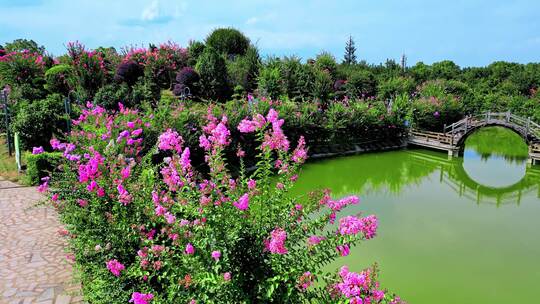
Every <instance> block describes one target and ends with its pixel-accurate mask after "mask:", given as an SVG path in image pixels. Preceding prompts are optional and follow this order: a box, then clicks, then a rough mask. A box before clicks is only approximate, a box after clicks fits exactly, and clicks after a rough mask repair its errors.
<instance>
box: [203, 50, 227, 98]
mask: <svg viewBox="0 0 540 304" xmlns="http://www.w3.org/2000/svg"><path fill="white" fill-rule="evenodd" d="M195 70H196V71H197V72H198V73H199V75H200V77H201V80H200V88H201V93H202V95H203V97H205V98H208V99H218V100H225V99H227V98H228V97H229V96H230V95H229V88H228V86H227V65H226V62H225V59H224V58H223V57H222V55H220V54H219V53H218V52H217V51H216V50H215V49H213V48H211V47H207V48H205V50H204V52H203V53H202V54H201V56H200V57H199V60H198V61H197V65H196V66H195Z"/></svg>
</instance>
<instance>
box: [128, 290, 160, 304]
mask: <svg viewBox="0 0 540 304" xmlns="http://www.w3.org/2000/svg"><path fill="white" fill-rule="evenodd" d="M153 298H154V295H153V294H151V293H140V292H134V293H133V294H132V295H131V300H129V302H130V303H133V304H148V303H150V301H151V300H152V299H153Z"/></svg>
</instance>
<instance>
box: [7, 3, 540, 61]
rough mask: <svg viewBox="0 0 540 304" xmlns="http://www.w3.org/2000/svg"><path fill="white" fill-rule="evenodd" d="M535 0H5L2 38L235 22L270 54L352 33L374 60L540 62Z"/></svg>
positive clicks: (55, 44)
mask: <svg viewBox="0 0 540 304" xmlns="http://www.w3.org/2000/svg"><path fill="white" fill-rule="evenodd" d="M539 7H540V3H538V0H512V1H507V0H491V1H488V0H451V1H437V0H431V1H429V0H344V1H337V0H335V1H331V0H326V1H319V0H317V1H293V0H288V1H286V0H265V1H259V0H241V1H206V0H198V1H193V0H130V1H123V0H93V1H86V0H80V1H77V0H0V43H4V42H6V41H11V40H13V39H16V38H21V37H25V38H31V39H34V40H36V41H37V42H39V43H40V44H43V45H45V46H46V47H47V49H48V50H50V51H51V52H52V53H53V54H56V55H58V54H61V53H63V52H64V50H65V48H64V45H65V44H66V43H67V42H68V41H73V40H79V41H81V42H83V43H84V44H86V45H87V46H88V47H90V48H94V47H97V46H114V47H116V48H120V47H122V46H125V45H146V44H147V43H148V42H154V43H159V42H163V41H167V40H173V41H177V42H178V43H180V44H181V45H187V42H188V41H189V40H190V39H196V40H203V39H204V38H205V36H206V35H207V34H208V32H209V31H211V30H212V29H214V28H216V27H221V26H233V27H236V28H238V29H240V30H242V31H243V32H245V33H246V35H247V36H248V37H249V38H250V39H251V41H252V42H254V43H255V44H256V45H257V46H258V47H259V49H260V50H261V53H262V54H264V55H268V54H274V55H291V54H296V55H298V56H300V57H302V58H304V59H306V58H309V57H313V56H315V55H316V54H317V53H319V52H320V51H322V50H325V51H329V52H331V53H333V54H334V55H335V56H336V57H337V58H338V59H339V60H341V59H342V57H343V49H344V45H345V41H346V39H347V37H348V36H349V35H352V36H353V38H354V39H355V41H356V47H357V56H358V58H360V59H364V60H366V61H367V62H369V63H380V62H384V61H385V60H386V58H394V59H399V57H400V56H401V54H402V53H405V54H406V55H407V57H408V62H409V64H414V63H415V62H417V61H423V62H425V63H432V62H436V61H440V60H444V59H450V60H453V61H455V62H456V63H457V64H459V65H461V66H483V65H486V64H489V63H490V62H492V61H495V60H506V61H515V62H522V63H525V62H540V9H539Z"/></svg>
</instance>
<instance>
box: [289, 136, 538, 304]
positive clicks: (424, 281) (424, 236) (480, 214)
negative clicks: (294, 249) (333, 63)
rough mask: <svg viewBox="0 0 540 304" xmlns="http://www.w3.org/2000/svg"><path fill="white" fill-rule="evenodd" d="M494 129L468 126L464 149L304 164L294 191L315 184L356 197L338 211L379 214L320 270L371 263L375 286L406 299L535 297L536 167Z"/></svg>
mask: <svg viewBox="0 0 540 304" xmlns="http://www.w3.org/2000/svg"><path fill="white" fill-rule="evenodd" d="M501 134H502V135H501V136H494V135H493V133H489V132H487V133H484V132H481V133H480V132H479V133H478V134H473V135H471V137H470V141H468V142H467V146H466V147H465V152H466V153H465V155H464V157H463V158H450V159H449V158H448V156H447V155H446V153H441V152H435V151H427V150H422V149H415V150H412V149H411V150H402V151H393V152H385V153H373V154H363V155H358V156H351V157H343V158H337V159H329V160H323V161H317V162H311V163H309V164H307V165H306V166H304V167H303V171H302V173H301V174H300V177H299V179H298V182H297V184H296V185H295V187H294V189H293V192H294V193H292V194H293V195H297V194H298V195H301V194H305V193H307V192H308V191H310V190H313V189H320V188H330V189H332V193H333V195H334V196H335V197H342V196H345V195H351V194H356V195H359V196H360V199H361V201H362V202H361V204H359V205H354V206H350V207H349V208H348V209H345V210H343V211H342V213H341V214H340V215H338V216H345V215H355V214H358V213H359V212H363V213H364V214H375V215H377V217H379V220H380V222H379V224H380V226H379V230H378V232H377V233H378V236H377V237H376V238H375V239H373V240H370V241H369V242H365V243H362V245H361V246H358V247H354V248H352V249H351V254H350V255H349V256H347V257H344V258H341V259H340V260H338V261H336V262H335V263H332V264H330V265H328V266H327V269H328V270H329V271H335V270H337V269H338V268H339V267H340V266H342V265H343V264H347V265H349V266H350V267H351V269H353V270H354V271H359V270H361V269H362V268H364V267H367V266H370V265H372V264H373V263H374V262H377V263H379V264H380V265H381V266H382V267H381V269H382V272H381V280H382V283H383V285H384V286H388V287H389V288H391V289H392V290H393V291H395V292H397V293H398V294H400V295H401V296H402V297H403V298H404V299H405V300H407V301H408V302H409V303H417V304H432V303H437V304H455V303H492V304H499V303H500V304H503V303H530V302H531V299H535V298H537V294H536V289H537V285H538V282H540V263H538V257H539V256H540V243H539V242H538V231H540V222H539V221H538V214H540V186H539V185H540V167H539V166H536V167H530V166H528V165H526V162H525V161H524V159H523V155H522V154H521V153H522V152H523V150H521V151H515V150H516V149H514V148H513V147H519V144H523V143H522V142H521V141H519V142H514V143H511V144H506V143H508V141H511V140H512V139H511V137H510V138H509V139H505V136H506V135H508V134H506V135H504V134H503V133H501ZM474 135H479V136H482V137H492V138H495V139H497V138H498V139H497V140H496V141H495V143H494V142H493V141H491V139H487V138H480V139H477V138H475V137H473V136H474ZM510 135H512V134H510ZM501 137H502V138H501ZM520 140H521V139H520ZM486 145H493V146H492V148H493V149H492V150H489V148H490V147H489V146H487V147H486ZM521 147H523V146H521ZM501 278H513V279H511V280H507V279H501ZM456 290H458V291H459V292H456Z"/></svg>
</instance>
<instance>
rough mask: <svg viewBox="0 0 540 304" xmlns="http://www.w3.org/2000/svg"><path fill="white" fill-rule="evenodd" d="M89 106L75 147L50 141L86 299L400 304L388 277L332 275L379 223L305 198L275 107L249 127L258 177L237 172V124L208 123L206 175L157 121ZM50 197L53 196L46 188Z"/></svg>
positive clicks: (302, 154) (300, 147) (296, 152)
mask: <svg viewBox="0 0 540 304" xmlns="http://www.w3.org/2000/svg"><path fill="white" fill-rule="evenodd" d="M119 108H120V110H119V112H118V113H107V112H106V111H105V110H104V109H103V108H100V107H93V106H92V105H91V104H88V108H87V109H84V110H83V112H82V115H81V117H80V118H79V119H77V120H75V121H74V125H75V129H74V131H72V133H71V137H70V142H69V143H63V142H60V141H58V140H53V141H51V145H52V146H53V148H54V149H56V150H58V151H61V152H62V153H63V155H64V157H65V158H66V162H65V164H64V167H63V168H64V172H63V173H62V174H60V175H59V176H57V177H56V178H53V184H52V185H53V186H52V187H51V189H52V190H49V191H50V195H51V199H52V201H53V203H54V205H55V206H57V208H58V210H59V211H60V214H61V216H62V219H63V221H64V222H65V223H66V225H67V228H68V230H69V235H70V240H71V245H72V249H73V251H74V253H75V260H76V263H77V266H78V267H80V269H81V270H82V279H83V288H84V295H85V297H86V299H87V300H88V301H89V302H92V303H94V302H95V303H126V302H128V301H129V302H132V303H255V302H259V303H260V302H263V303H290V302H304V301H311V300H316V301H317V300H318V301H321V302H324V303H329V302H340V303H341V302H342V303H400V300H399V298H396V297H394V296H392V295H391V294H389V293H388V292H387V291H385V290H383V289H381V288H380V287H379V284H378V283H377V281H376V269H374V268H370V269H366V270H364V271H362V272H360V273H355V272H349V271H348V269H347V268H346V267H344V268H342V269H341V270H340V271H339V273H338V274H330V273H326V272H324V271H323V270H322V267H323V266H324V265H325V264H327V263H328V261H329V260H332V259H335V258H337V257H339V256H344V255H347V254H348V252H349V248H350V247H352V246H354V245H356V244H357V243H359V242H361V241H363V240H367V239H370V238H372V237H374V236H375V233H376V229H377V219H376V217H374V216H368V217H360V216H348V217H345V218H342V219H340V220H339V223H338V227H335V226H333V225H332V224H334V223H335V221H336V217H337V214H338V212H339V211H341V210H342V209H343V208H345V207H346V206H348V205H351V204H357V203H358V202H359V200H358V198H357V197H354V196H353V197H346V198H342V199H339V200H333V199H332V198H331V197H330V193H329V192H328V191H318V192H314V193H310V194H309V195H307V196H305V197H301V198H294V197H291V196H290V195H289V194H288V190H289V189H290V188H291V187H292V186H293V184H294V181H295V180H296V179H297V174H298V169H299V166H300V165H301V164H302V163H303V162H304V161H305V160H306V157H307V150H306V146H305V141H304V139H303V138H302V137H301V138H300V139H299V140H298V144H297V145H296V147H295V148H294V149H293V150H292V151H291V147H290V146H291V143H290V142H289V140H288V138H287V137H286V136H285V135H284V133H283V130H282V126H283V124H284V120H283V119H280V118H279V117H278V113H277V112H276V111H275V110H274V109H270V110H269V111H268V113H267V115H266V116H263V115H262V114H255V115H253V116H252V117H249V118H245V119H243V120H242V121H241V122H240V124H239V125H238V127H237V129H238V131H239V132H242V133H245V134H248V133H249V134H254V136H255V137H256V138H257V139H258V141H259V143H260V145H259V147H258V149H257V151H258V156H257V158H258V163H257V167H256V170H255V171H253V172H252V173H251V174H248V173H247V172H246V170H244V169H243V168H244V165H243V161H242V158H243V155H244V153H243V150H242V149H241V148H240V149H239V150H238V153H237V154H238V157H239V158H240V163H241V168H242V170H240V172H239V175H238V176H233V175H232V174H231V173H230V172H229V170H228V161H227V159H226V158H225V157H224V149H226V148H227V147H228V146H229V145H230V144H231V131H232V130H231V127H230V125H229V120H228V118H227V117H226V116H222V117H221V118H217V117H215V116H214V115H212V114H208V115H207V123H206V125H205V126H204V127H203V130H202V133H201V135H200V137H199V145H200V147H202V148H203V149H204V151H205V154H206V156H205V163H206V168H204V167H201V168H202V170H199V171H197V170H195V166H194V165H193V164H192V161H191V155H190V154H191V148H193V147H188V146H186V145H185V141H184V139H183V138H182V137H181V136H180V135H179V133H178V132H177V131H176V130H173V129H167V130H166V131H164V132H160V133H161V134H160V135H159V136H156V131H158V129H157V128H158V126H152V124H151V117H148V116H145V115H142V114H141V113H138V112H137V111H134V110H129V109H126V108H124V107H123V106H120V107H119ZM43 181H44V182H43V184H42V185H41V186H40V190H42V191H46V189H47V188H48V187H49V182H50V181H49V180H48V179H44V180H43Z"/></svg>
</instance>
